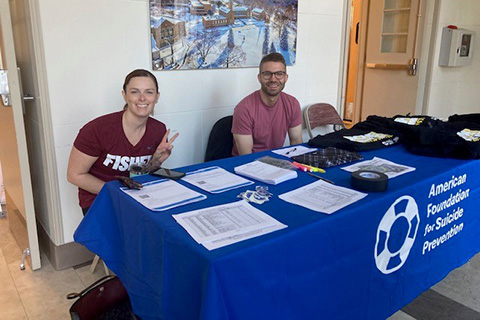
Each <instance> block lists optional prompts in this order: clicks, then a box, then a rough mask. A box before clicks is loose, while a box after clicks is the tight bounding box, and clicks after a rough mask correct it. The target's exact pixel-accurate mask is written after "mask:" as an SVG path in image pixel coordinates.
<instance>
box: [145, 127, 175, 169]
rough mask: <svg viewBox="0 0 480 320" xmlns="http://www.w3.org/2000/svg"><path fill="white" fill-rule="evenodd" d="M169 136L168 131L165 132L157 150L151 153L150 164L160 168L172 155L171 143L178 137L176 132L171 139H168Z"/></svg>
mask: <svg viewBox="0 0 480 320" xmlns="http://www.w3.org/2000/svg"><path fill="white" fill-rule="evenodd" d="M169 134H170V129H168V130H167V132H166V133H165V135H164V136H163V138H162V141H161V142H160V144H159V145H158V147H157V150H155V152H154V153H153V156H152V160H151V163H152V165H154V166H160V165H161V164H162V163H163V162H164V161H165V160H167V158H168V157H169V156H170V154H171V153H172V149H173V144H172V143H173V142H174V141H175V139H177V137H178V132H177V133H176V134H175V135H174V136H173V137H172V138H170V139H169V138H168V135H169Z"/></svg>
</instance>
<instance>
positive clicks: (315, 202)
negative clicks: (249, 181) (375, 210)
mask: <svg viewBox="0 0 480 320" xmlns="http://www.w3.org/2000/svg"><path fill="white" fill-rule="evenodd" d="M366 196H367V194H366V193H362V192H358V191H355V190H351V189H348V188H344V187H340V186H334V185H333V184H331V183H327V182H325V181H322V180H318V181H316V182H314V183H310V184H308V185H306V186H303V187H301V188H298V189H295V190H292V191H289V192H287V193H284V194H281V195H279V196H278V197H279V198H280V199H282V200H285V201H287V202H290V203H293V204H296V205H299V206H302V207H305V208H307V209H310V210H313V211H318V212H323V213H326V214H332V213H334V212H335V211H337V210H340V209H341V208H344V207H346V206H348V205H350V204H352V203H354V202H356V201H358V200H360V199H363V198H365V197H366Z"/></svg>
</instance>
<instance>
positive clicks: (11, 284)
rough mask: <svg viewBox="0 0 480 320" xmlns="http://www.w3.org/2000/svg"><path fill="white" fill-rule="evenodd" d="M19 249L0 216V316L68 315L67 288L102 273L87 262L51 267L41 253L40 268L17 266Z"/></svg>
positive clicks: (38, 318) (9, 319)
mask: <svg viewBox="0 0 480 320" xmlns="http://www.w3.org/2000/svg"><path fill="white" fill-rule="evenodd" d="M21 255H22V252H21V250H20V248H19V247H18V245H17V243H16V241H15V239H14V238H13V236H12V234H11V233H10V230H9V228H8V220H7V219H0V319H2V320H4V319H5V320H16V319H21V320H23V319H25V320H26V319H29V320H43V319H49V320H56V319H58V320H61V319H70V316H69V313H68V309H69V308H70V305H71V304H72V301H71V300H67V299H66V298H65V297H66V295H67V294H68V293H70V292H79V291H81V290H82V289H84V288H85V287H86V286H87V285H89V284H91V283H92V282H93V281H95V280H96V279H98V278H100V277H102V276H104V275H105V271H104V269H103V268H102V267H101V265H99V266H98V267H97V269H96V272H95V273H94V274H91V273H90V270H89V268H90V265H85V266H83V267H79V268H68V269H66V270H61V271H55V269H54V268H53V267H52V265H51V264H50V262H49V261H48V259H47V257H46V256H45V255H44V254H42V256H41V258H42V268H41V269H39V270H36V271H32V270H31V269H30V267H29V266H28V265H27V267H26V268H25V270H24V271H21V270H20V260H21Z"/></svg>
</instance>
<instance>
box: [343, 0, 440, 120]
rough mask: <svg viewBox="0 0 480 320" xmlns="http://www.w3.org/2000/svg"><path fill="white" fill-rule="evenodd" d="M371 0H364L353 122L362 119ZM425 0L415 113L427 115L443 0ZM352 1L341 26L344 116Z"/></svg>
mask: <svg viewBox="0 0 480 320" xmlns="http://www.w3.org/2000/svg"><path fill="white" fill-rule="evenodd" d="M370 1H372V0H364V2H363V5H362V13H361V20H360V21H361V22H360V27H359V45H358V60H357V61H358V63H357V72H356V81H355V108H354V117H353V119H352V125H353V124H355V123H357V122H359V121H360V119H361V106H362V96H363V83H364V70H365V63H366V62H365V61H366V60H365V59H366V43H367V41H368V39H367V31H368V25H367V23H366V22H367V21H368V13H369V11H370ZM420 1H425V2H426V3H425V4H424V5H425V14H424V16H425V17H424V19H425V22H424V26H423V31H422V35H423V37H422V41H421V43H419V44H418V45H419V46H422V52H423V54H422V56H421V58H420V61H419V64H418V73H417V77H419V78H418V90H417V106H416V110H415V111H416V114H426V113H427V112H428V93H429V86H430V78H431V69H432V67H433V66H432V61H433V56H434V55H433V52H432V50H434V42H435V38H436V29H437V28H436V24H437V21H438V15H439V10H438V8H439V6H440V5H441V3H440V2H441V0H431V1H430V0H420ZM351 4H352V0H344V10H343V12H344V14H343V23H342V24H343V26H342V42H341V51H340V52H341V57H340V76H339V86H338V92H339V94H338V98H337V105H338V106H339V107H338V112H339V114H340V115H341V117H342V118H343V114H344V110H345V102H346V87H347V71H348V56H349V38H350V14H351ZM429 21H433V24H432V27H431V28H429V27H428V26H427V24H428V22H429Z"/></svg>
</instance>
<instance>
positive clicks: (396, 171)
mask: <svg viewBox="0 0 480 320" xmlns="http://www.w3.org/2000/svg"><path fill="white" fill-rule="evenodd" d="M342 169H343V170H345V171H348V172H354V171H357V170H372V171H377V172H382V173H385V174H386V175H387V176H388V178H395V177H398V176H399V175H402V174H404V173H407V172H411V171H414V170H415V168H414V167H409V166H405V165H403V164H398V163H395V162H392V161H388V160H385V159H382V158H377V157H375V158H373V159H372V160H366V161H362V162H358V163H355V164H352V165H350V166H347V167H344V168H342Z"/></svg>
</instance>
